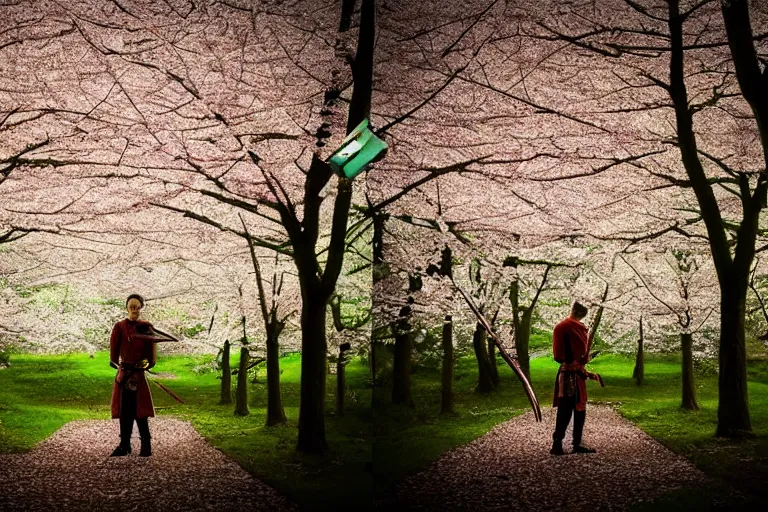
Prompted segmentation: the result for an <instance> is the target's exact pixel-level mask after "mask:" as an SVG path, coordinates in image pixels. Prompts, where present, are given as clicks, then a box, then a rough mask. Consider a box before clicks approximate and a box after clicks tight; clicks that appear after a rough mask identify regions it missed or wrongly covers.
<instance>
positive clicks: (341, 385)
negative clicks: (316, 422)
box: [336, 343, 352, 416]
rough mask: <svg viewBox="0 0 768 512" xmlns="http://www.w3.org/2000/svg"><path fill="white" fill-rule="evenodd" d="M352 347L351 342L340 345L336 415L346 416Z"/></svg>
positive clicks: (337, 368)
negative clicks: (349, 362) (348, 358)
mask: <svg viewBox="0 0 768 512" xmlns="http://www.w3.org/2000/svg"><path fill="white" fill-rule="evenodd" d="M350 348H352V347H351V345H350V344H349V343H342V344H341V345H340V346H339V359H338V360H337V361H336V415H337V416H344V397H345V395H346V394H347V373H346V369H347V353H348V352H349V349H350Z"/></svg>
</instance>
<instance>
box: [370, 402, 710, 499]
mask: <svg viewBox="0 0 768 512" xmlns="http://www.w3.org/2000/svg"><path fill="white" fill-rule="evenodd" d="M542 412H543V416H544V417H543V421H542V422H541V423H536V421H535V419H534V417H533V413H531V412H528V413H526V414H523V415H521V416H518V417H516V418H514V419H512V420H510V421H507V422H505V423H502V424H500V425H497V426H496V427H494V428H493V429H492V430H491V431H490V432H488V433H487V434H486V435H485V436H483V437H481V438H479V439H476V440H474V441H472V442H471V443H469V444H468V445H466V446H462V447H460V448H458V449H456V450H454V451H452V452H449V453H446V454H444V455H443V456H442V457H441V458H440V459H439V460H438V461H436V462H435V463H433V464H432V465H431V466H430V467H429V468H428V469H426V470H425V471H423V472H421V473H418V474H416V475H413V476H411V477H409V478H408V479H406V480H405V481H404V482H403V483H402V484H400V485H399V486H398V488H397V491H396V493H395V496H392V497H390V498H389V499H387V500H386V501H385V502H384V503H381V504H380V505H383V507H382V508H385V509H397V510H440V511H450V510H471V511H473V512H482V511H491V510H499V511H501V510H504V511H510V510H514V511H521V510H535V511H540V510H542V511H543V510H558V511H562V510H590V511H596V510H626V509H627V508H628V507H629V505H631V504H633V503H639V502H644V501H645V502H647V501H651V500H653V499H654V498H656V497H658V496H660V495H662V494H664V493H665V492H667V491H670V490H672V489H678V488H683V487H690V488H696V487H698V486H701V485H705V484H706V477H705V475H704V474H703V473H702V472H701V471H699V470H698V469H696V468H695V467H694V466H693V465H692V464H691V463H690V462H688V461H687V460H686V459H684V458H682V457H680V456H678V455H676V454H674V453H672V452H671V451H669V450H668V449H666V448H665V447H664V446H662V445H661V444H659V443H658V442H656V441H654V440H653V439H651V438H650V437H649V436H648V435H647V434H645V433H644V432H643V431H641V430H640V429H638V428H637V427H636V426H634V425H633V424H632V423H630V422H628V421H626V420H624V419H623V418H621V417H620V416H619V415H618V414H617V413H616V412H614V411H613V410H612V409H610V408H607V407H600V406H588V408H587V421H586V426H585V428H584V444H585V445H587V446H589V447H592V448H595V449H596V450H597V453H595V454H570V453H569V452H570V447H571V439H572V438H571V428H570V427H569V430H568V432H567V433H566V438H565V441H564V442H563V447H564V449H565V451H566V455H564V456H560V457H555V456H552V455H550V454H549V448H550V447H551V443H552V432H553V430H554V426H555V414H556V410H555V409H553V408H551V407H546V408H545V409H544V410H543V411H542ZM574 476H577V481H576V480H574V479H572V478H571V477H574ZM564 489H573V490H574V491H576V492H572V493H563V492H562V491H563V490H564Z"/></svg>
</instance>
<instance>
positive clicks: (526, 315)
mask: <svg viewBox="0 0 768 512" xmlns="http://www.w3.org/2000/svg"><path fill="white" fill-rule="evenodd" d="M530 340H531V313H530V310H529V309H526V310H525V311H524V312H523V314H522V316H520V318H519V320H518V321H517V322H516V323H515V350H516V351H517V361H518V363H520V368H521V369H522V370H523V373H524V374H525V377H526V378H527V379H528V381H530V380H531V356H530V353H529V349H528V347H529V345H530Z"/></svg>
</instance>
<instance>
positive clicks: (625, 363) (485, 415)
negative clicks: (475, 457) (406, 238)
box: [374, 354, 768, 510]
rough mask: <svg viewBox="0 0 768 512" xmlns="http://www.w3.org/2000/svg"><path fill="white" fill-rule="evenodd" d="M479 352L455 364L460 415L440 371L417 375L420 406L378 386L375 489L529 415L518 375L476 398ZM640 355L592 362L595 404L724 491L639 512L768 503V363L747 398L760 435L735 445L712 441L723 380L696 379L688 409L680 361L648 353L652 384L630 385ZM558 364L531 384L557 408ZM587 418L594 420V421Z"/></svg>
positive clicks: (687, 495)
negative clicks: (449, 406) (596, 379)
mask: <svg viewBox="0 0 768 512" xmlns="http://www.w3.org/2000/svg"><path fill="white" fill-rule="evenodd" d="M476 366H477V363H476V362H475V359H474V356H472V355H467V356H463V357H460V358H459V360H458V362H457V367H456V379H457V380H456V382H455V384H454V391H455V396H456V398H455V414H453V415H449V416H441V415H440V414H439V409H440V375H439V371H437V370H433V369H427V368H417V369H416V372H415V373H414V374H413V396H414V402H415V408H414V409H409V408H407V407H402V406H392V405H389V400H388V398H389V391H388V390H387V389H376V390H375V396H376V416H375V418H376V426H375V430H374V467H375V472H376V479H375V483H374V485H375V491H376V493H377V494H378V495H382V494H384V493H387V492H388V491H389V490H390V489H391V487H392V485H394V484H395V483H396V482H398V481H399V480H401V479H402V478H404V477H405V476H407V475H408V474H410V473H413V472H415V471H418V470H420V469H422V468H423V467H424V466H426V465H427V464H428V463H429V462H431V461H433V460H435V459H437V458H438V457H439V456H440V454H441V453H443V452H445V451H447V450H450V449H453V448H455V447H457V446H460V445H463V444H466V443H467V442H469V441H471V440H472V439H475V438H477V437H479V436H481V435H482V434H484V433H485V432H487V431H488V430H489V429H490V428H491V427H493V426H494V425H496V424H498V423H500V422H503V421H506V420H508V419H510V418H512V417H514V416H516V415H517V414H520V413H522V412H524V411H526V410H528V409H529V407H530V406H529V405H528V402H527V399H526V397H525V395H524V393H523V392H522V390H521V388H520V385H519V383H518V382H517V380H516V379H515V378H514V377H513V376H512V373H511V371H510V370H509V369H508V368H506V366H505V365H504V364H503V363H502V365H500V366H499V371H500V375H502V382H501V386H500V389H499V390H498V391H497V392H496V393H493V394H491V395H478V394H476V393H475V392H474V387H475V385H476V382H477V370H476ZM633 367H634V359H633V358H627V357H622V356H619V355H613V354H606V355H603V356H601V357H598V358H597V359H596V360H595V361H594V362H593V363H592V364H591V365H590V368H591V370H592V371H596V372H599V373H600V374H601V375H602V376H603V378H604V380H605V383H606V387H605V388H600V387H599V386H597V385H595V383H590V385H589V394H590V395H589V399H590V403H593V404H595V403H602V404H609V405H612V406H614V407H616V408H617V410H618V411H619V413H620V414H622V415H623V416H624V417H625V418H627V419H629V420H630V421H632V422H634V423H636V424H637V425H638V426H639V427H640V428H641V429H643V430H645V431H646V432H647V433H648V434H650V435H651V436H653V437H654V438H656V439H657V440H658V441H660V442H661V443H662V444H664V445H665V446H667V447H669V448H670V449H671V450H673V451H675V452H677V453H680V454H682V455H684V456H685V457H687V458H689V459H690V460H691V461H692V462H693V463H694V464H696V465H697V466H698V467H699V468H700V469H702V470H703V471H705V472H706V473H707V474H709V475H710V476H712V477H713V478H714V479H715V481H716V482H717V485H713V486H710V487H708V488H707V489H693V490H682V491H676V492H673V493H670V494H668V495H666V496H664V497H663V498H662V499H660V500H658V501H656V502H654V503H652V504H646V505H644V506H641V507H638V509H639V510H657V509H666V510H677V509H679V508H680V507H683V508H686V509H692V508H695V509H707V508H709V506H710V504H711V503H712V502H713V500H715V501H716V500H720V501H721V502H722V499H723V498H722V496H723V495H724V494H725V492H726V490H727V488H728V487H729V486H733V487H735V488H736V489H738V490H739V491H740V492H742V493H743V494H744V495H745V496H746V497H747V502H746V503H743V504H742V505H743V506H745V507H756V506H758V505H759V504H762V503H763V501H764V500H765V499H768V490H766V488H765V485H764V483H763V482H764V478H765V475H766V474H768V363H765V362H760V361H750V363H749V379H750V382H749V398H750V407H751V409H750V412H751V417H752V424H753V428H754V432H755V434H756V438H755V439H750V440H745V441H730V440H723V439H716V438H714V437H713V434H714V430H715V425H716V421H717V418H716V416H717V376H716V375H712V374H710V375H701V376H698V377H697V383H696V386H697V398H698V402H699V405H700V406H701V410H700V411H696V412H691V411H685V410H682V409H681V408H680V400H681V399H680V396H681V385H682V384H681V377H680V358H679V356H674V355H672V356H670V355H653V354H650V355H646V367H645V381H644V384H643V385H642V386H640V387H638V386H637V385H636V383H635V381H634V380H632V378H631V375H632V369H633ZM556 371H557V366H556V364H555V363H553V361H552V360H551V359H550V358H549V357H542V358H537V359H534V360H532V361H531V379H532V381H533V386H534V389H535V391H536V394H537V396H538V397H539V401H540V402H541V404H542V406H549V405H551V399H552V386H553V382H554V378H555V373H556ZM587 421H589V419H588V420H587Z"/></svg>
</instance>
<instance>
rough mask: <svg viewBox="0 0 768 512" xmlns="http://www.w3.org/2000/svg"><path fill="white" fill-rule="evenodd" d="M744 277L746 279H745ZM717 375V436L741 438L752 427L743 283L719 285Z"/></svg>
mask: <svg viewBox="0 0 768 512" xmlns="http://www.w3.org/2000/svg"><path fill="white" fill-rule="evenodd" d="M745 280H746V279H745ZM720 289H721V299H720V304H721V308H722V309H721V315H720V357H719V362H720V374H719V378H718V391H719V403H718V408H717V430H716V432H715V435H716V436H718V437H742V436H744V435H747V434H748V433H749V432H751V430H752V424H751V422H750V419H749V401H748V397H747V371H746V370H747V355H746V347H745V344H744V316H745V302H746V286H744V287H737V286H736V285H734V284H725V285H724V284H722V283H721V285H720Z"/></svg>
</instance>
